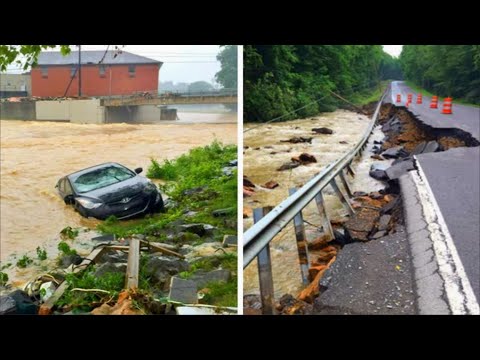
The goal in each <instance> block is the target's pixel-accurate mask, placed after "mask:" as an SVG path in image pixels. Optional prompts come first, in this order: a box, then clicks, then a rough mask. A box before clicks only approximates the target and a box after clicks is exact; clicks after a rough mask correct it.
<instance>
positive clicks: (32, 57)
mask: <svg viewBox="0 0 480 360" xmlns="http://www.w3.org/2000/svg"><path fill="white" fill-rule="evenodd" d="M56 46H60V52H61V53H62V54H63V55H67V54H69V53H70V51H71V49H70V47H71V46H72V45H0V71H5V70H7V66H8V65H10V64H13V63H15V64H18V65H20V66H21V67H22V68H23V69H24V70H27V69H28V68H30V67H31V66H35V65H36V64H37V59H38V55H39V54H40V52H41V51H42V50H47V49H53V48H55V47H56Z"/></svg>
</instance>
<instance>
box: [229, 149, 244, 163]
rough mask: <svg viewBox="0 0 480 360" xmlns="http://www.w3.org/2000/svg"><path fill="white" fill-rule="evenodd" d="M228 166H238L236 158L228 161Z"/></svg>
mask: <svg viewBox="0 0 480 360" xmlns="http://www.w3.org/2000/svg"><path fill="white" fill-rule="evenodd" d="M247 147H248V146H247ZM228 166H238V160H237V159H235V160H232V161H229V163H228Z"/></svg>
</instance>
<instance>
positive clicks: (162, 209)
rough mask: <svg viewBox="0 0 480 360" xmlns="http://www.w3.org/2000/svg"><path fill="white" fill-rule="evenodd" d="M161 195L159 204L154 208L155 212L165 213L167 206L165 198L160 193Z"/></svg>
mask: <svg viewBox="0 0 480 360" xmlns="http://www.w3.org/2000/svg"><path fill="white" fill-rule="evenodd" d="M158 194H159V195H160V200H159V201H158V204H155V206H154V207H153V212H162V213H163V212H165V205H164V204H163V198H162V194H160V193H158Z"/></svg>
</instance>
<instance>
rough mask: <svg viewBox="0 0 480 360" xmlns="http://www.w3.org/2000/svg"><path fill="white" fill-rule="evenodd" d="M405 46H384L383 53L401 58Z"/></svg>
mask: <svg viewBox="0 0 480 360" xmlns="http://www.w3.org/2000/svg"><path fill="white" fill-rule="evenodd" d="M402 47H403V45H383V51H385V52H386V53H388V54H390V55H392V56H394V57H399V56H400V53H401V52H402Z"/></svg>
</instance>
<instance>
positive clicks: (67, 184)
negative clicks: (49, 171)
mask: <svg viewBox="0 0 480 360" xmlns="http://www.w3.org/2000/svg"><path fill="white" fill-rule="evenodd" d="M64 187H65V195H70V194H73V189H72V187H71V186H70V181H68V180H67V179H65V180H64Z"/></svg>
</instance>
